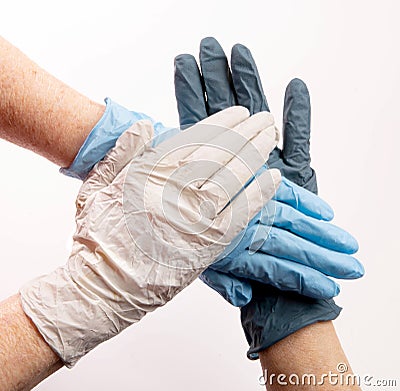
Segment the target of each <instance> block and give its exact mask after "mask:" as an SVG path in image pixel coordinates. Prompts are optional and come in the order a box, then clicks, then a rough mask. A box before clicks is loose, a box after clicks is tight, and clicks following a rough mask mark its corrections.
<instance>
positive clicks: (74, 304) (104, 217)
mask: <svg viewBox="0 0 400 391" xmlns="http://www.w3.org/2000/svg"><path fill="white" fill-rule="evenodd" d="M153 136H154V127H153V126H152V124H151V122H150V121H139V122H136V123H135V124H134V125H133V126H132V127H131V128H129V130H128V131H126V132H125V133H124V134H123V135H122V136H121V137H120V138H119V139H118V142H117V144H116V146H115V148H114V149H112V150H111V151H110V152H109V154H108V155H107V156H106V158H105V159H104V160H103V161H101V162H99V163H98V164H97V166H96V167H95V168H94V169H93V171H92V172H91V173H90V174H89V177H88V179H87V180H86V181H85V182H84V183H83V185H82V188H81V189H80V192H79V194H78V198H77V215H76V225H77V228H76V233H75V235H74V243H73V248H72V253H71V256H70V258H69V260H68V262H67V264H66V265H65V266H63V267H60V268H58V269H56V270H55V271H54V272H52V273H50V274H48V275H46V276H42V277H39V278H37V279H36V280H33V281H31V282H30V283H28V284H26V285H25V286H24V287H23V288H22V289H21V291H20V293H21V301H22V305H23V309H24V311H25V313H26V314H27V315H28V316H29V317H30V318H31V319H32V321H33V322H34V324H35V325H36V327H37V328H38V330H39V331H40V333H41V334H42V335H43V337H44V339H45V340H46V342H47V343H48V344H49V345H50V347H52V349H53V350H54V351H55V352H56V353H57V354H58V355H59V356H60V357H61V359H62V360H63V362H64V363H65V364H66V365H67V366H72V365H74V364H75V363H76V361H77V360H79V358H81V357H82V356H83V355H85V354H86V353H87V352H89V351H90V350H91V349H93V348H94V347H96V346H97V345H98V344H99V343H101V342H103V341H105V340H107V339H109V338H111V337H112V336H114V335H116V334H118V333H119V332H120V331H122V330H123V329H125V328H126V327H128V326H129V325H131V324H133V323H135V322H138V321H139V320H140V319H141V318H142V317H143V316H145V315H146V313H148V312H151V311H153V310H155V309H156V308H157V307H159V306H162V305H164V304H165V303H166V302H168V301H169V300H171V299H172V298H173V297H174V296H175V295H176V294H177V293H178V292H180V291H181V290H182V289H183V288H184V287H186V286H187V285H188V284H190V283H191V282H192V281H193V280H194V279H195V278H196V277H197V276H198V275H199V274H200V273H201V272H202V271H203V270H204V269H205V268H206V267H207V266H208V265H209V264H210V263H212V262H213V261H214V260H215V259H216V258H217V257H218V256H219V254H221V253H222V252H223V250H224V249H226V247H227V246H228V245H229V244H230V243H231V242H232V240H233V239H234V238H235V237H237V235H238V234H239V233H240V232H241V231H242V230H243V229H244V228H245V227H246V226H247V224H248V222H249V220H250V219H251V218H253V217H254V216H255V214H257V213H258V212H259V211H260V209H261V208H262V206H263V205H265V203H266V202H267V201H268V200H270V199H271V197H272V196H273V194H274V192H275V189H276V186H279V183H280V173H279V171H278V170H275V169H274V170H267V171H263V172H262V173H259V174H257V171H258V169H259V168H260V167H261V166H262V165H263V164H264V162H265V160H266V159H267V158H268V155H269V153H270V152H271V151H272V150H273V148H274V147H275V146H276V144H277V141H278V133H277V130H276V128H275V126H274V122H273V118H272V116H271V114H269V113H267V112H264V113H259V114H257V115H255V116H252V117H249V114H248V111H247V110H246V109H245V108H243V107H233V108H229V109H227V110H225V111H222V112H220V113H218V114H216V115H215V116H213V117H210V118H207V119H206V120H204V121H203V122H201V123H199V124H197V125H195V126H193V127H192V128H190V129H188V130H186V131H185V132H182V133H180V134H179V135H177V136H175V137H173V138H171V139H169V140H168V141H165V142H164V143H162V144H161V145H159V146H158V147H157V148H153V147H151V146H150V145H151V144H150V142H151V139H152V138H153ZM145 144H146V145H145ZM245 184H247V185H246V186H245V187H244V185H245Z"/></svg>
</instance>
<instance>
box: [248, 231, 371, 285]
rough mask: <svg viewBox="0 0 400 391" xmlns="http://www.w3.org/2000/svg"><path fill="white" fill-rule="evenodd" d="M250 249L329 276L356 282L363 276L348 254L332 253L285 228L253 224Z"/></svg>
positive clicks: (356, 262)
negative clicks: (355, 280)
mask: <svg viewBox="0 0 400 391" xmlns="http://www.w3.org/2000/svg"><path fill="white" fill-rule="evenodd" d="M250 230H251V231H253V233H254V234H253V239H252V242H251V246H250V249H251V250H253V251H254V249H256V251H257V252H263V253H265V254H268V255H272V256H274V257H278V258H283V259H287V260H290V261H293V262H297V263H299V264H302V265H305V266H309V267H311V268H313V269H315V270H318V271H320V272H321V273H324V274H326V275H328V276H331V277H335V278H340V279H356V278H360V277H362V276H363V275H364V268H363V266H362V265H361V263H360V262H359V261H358V260H357V259H356V258H354V257H352V256H351V255H348V254H344V253H340V252H337V251H332V250H329V249H327V248H324V247H321V246H318V245H316V244H315V243H312V242H310V241H308V240H305V239H303V238H300V237H299V236H297V235H294V234H292V233H290V232H288V231H286V230H284V229H280V228H275V227H268V226H265V225H261V224H259V225H255V226H253V227H251V228H250Z"/></svg>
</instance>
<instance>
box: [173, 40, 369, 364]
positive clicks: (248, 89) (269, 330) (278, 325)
mask: <svg viewBox="0 0 400 391" xmlns="http://www.w3.org/2000/svg"><path fill="white" fill-rule="evenodd" d="M200 63H201V73H200V70H199V68H198V66H197V63H196V60H195V59H194V57H193V56H190V55H181V56H178V57H177V58H176V60H175V91H176V98H177V102H178V111H179V116H180V122H181V125H182V126H188V125H190V124H192V123H195V122H197V121H200V120H202V119H203V118H205V117H207V116H208V115H211V114H213V113H215V112H217V111H219V110H222V109H224V108H226V107H229V106H232V105H236V104H239V105H243V106H245V107H247V108H248V109H249V110H250V112H251V113H252V114H253V113H256V112H259V111H262V110H269V108H268V104H267V101H266V98H265V96H264V93H263V90H262V85H261V80H260V78H259V75H258V71H257V68H256V65H255V63H254V60H253V58H252V56H251V53H250V51H249V50H248V49H247V48H245V47H244V46H242V45H236V46H234V48H233V49H232V61H231V67H232V73H231V72H230V70H229V66H228V61H227V58H226V56H225V54H224V52H223V50H222V48H221V47H220V45H219V44H218V42H217V41H216V40H215V39H214V38H206V39H204V40H203V41H202V42H201V47H200ZM283 133H284V146H283V149H282V150H280V149H278V148H276V149H275V151H274V152H273V154H272V155H271V156H270V160H269V161H268V164H269V165H270V166H272V167H278V168H279V169H280V170H281V172H282V174H283V175H285V176H286V177H287V178H290V179H291V180H292V181H293V182H295V183H297V184H298V185H300V186H302V187H304V188H306V189H308V190H310V191H312V192H314V193H317V183H316V176H315V173H314V171H313V170H312V168H311V167H310V155H309V138H310V100H309V94H308V91H307V87H306V86H305V84H304V83H303V82H302V81H301V80H298V79H295V80H292V81H291V82H290V83H289V85H288V87H287V90H286V95H285V105H284V126H283ZM285 183H286V182H283V184H285ZM279 191H281V189H279ZM278 197H279V194H278ZM282 210H285V209H284V208H282ZM276 215H278V213H276ZM288 217H289V216H288V214H286V218H283V219H281V220H280V219H279V216H278V218H276V220H275V221H276V224H278V225H280V227H279V228H280V229H288V228H289V226H290V224H291V223H292V220H291V218H290V217H289V218H288ZM330 218H332V216H330V217H329V218H327V220H329V219H330ZM279 221H282V223H279ZM296 222H297V224H299V225H300V226H301V224H302V220H301V219H297V220H296ZM267 225H268V224H267ZM304 228H305V227H304ZM305 231H307V229H306V228H305ZM280 232H281V231H277V233H278V234H277V235H276V232H275V233H273V236H274V238H275V239H278V238H279V236H278V235H279V233H280ZM274 234H275V235H274ZM343 239H344V240H345V241H346V237H344V238H343V237H342V240H343ZM347 239H349V237H347ZM267 242H268V241H266V242H264V243H265V245H266V246H267V247H268V246H269V245H268V243H267ZM351 242H352V240H350V241H349V243H351ZM279 243H280V242H279V241H278V240H275V245H276V246H279ZM339 243H340V241H339ZM349 243H348V244H349ZM286 244H288V243H287V242H286ZM332 244H333V242H332ZM353 244H355V242H353ZM321 245H323V246H326V245H327V243H326V242H325V244H323V243H321ZM339 246H342V244H340V245H339ZM243 247H244V245H243ZM345 247H346V244H344V246H343V247H342V250H343V252H346V250H345ZM298 249H299V250H300V248H298ZM349 249H351V250H350V251H349V252H351V251H356V249H357V248H356V246H354V247H352V246H351V245H350V246H348V249H347V250H349ZM336 250H339V251H340V249H339V248H338V247H337V248H336ZM266 251H267V252H268V251H269V250H268V248H267V249H266ZM239 252H240V251H239V250H237V251H236V253H239ZM254 255H255V254H254ZM263 255H264V254H263V253H261V256H260V259H259V261H260V264H261V265H262V266H264V269H265V267H266V266H265V265H264V264H263V263H261V262H262V260H261V257H262V256H263ZM304 255H305V256H306V257H307V254H304ZM242 257H244V258H246V259H247V260H250V259H251V255H250V254H249V253H248V252H246V251H244V252H243V253H242ZM230 258H232V256H230ZM269 258H270V260H271V258H272V257H269ZM263 259H264V258H263ZM279 261H282V260H280V259H278V260H276V262H279ZM235 263H236V265H240V262H234V264H235ZM248 264H249V263H248V262H247V263H246V266H248ZM288 265H290V264H288ZM296 266H297V267H298V268H302V266H301V265H296ZM213 267H214V268H215V265H213ZM253 269H255V268H253ZM253 269H251V272H249V271H250V269H249V268H246V267H243V268H241V271H242V272H243V273H242V275H243V276H245V277H247V278H249V275H250V274H252V273H253ZM303 269H304V270H305V271H307V272H308V270H307V269H306V268H303ZM221 270H223V267H221V268H220V270H219V271H218V266H217V269H216V270H214V269H211V268H209V269H208V270H207V271H205V272H204V273H203V275H202V277H201V278H202V279H203V281H205V282H206V283H207V284H208V285H210V286H211V287H212V288H214V289H215V290H216V291H217V292H219V293H220V294H221V295H222V296H223V297H225V298H226V299H227V300H228V301H229V302H231V303H232V304H234V305H239V306H241V305H244V304H246V303H248V302H249V300H250V299H251V296H252V290H253V298H252V299H251V301H250V302H249V303H248V304H247V305H246V306H245V307H243V308H242V309H241V313H242V325H243V328H244V330H245V333H246V337H247V339H248V342H249V344H250V350H249V352H248V355H249V357H250V358H257V356H258V354H257V352H259V351H260V350H263V349H265V348H266V347H268V346H270V345H272V344H274V343H275V342H277V341H279V340H280V339H282V338H284V337H286V336H287V335H289V334H291V333H293V332H295V331H297V330H299V329H301V328H303V327H305V326H307V325H309V324H312V323H314V322H317V321H322V320H332V319H335V318H336V317H337V316H338V314H339V313H340V307H338V306H337V305H336V304H335V303H334V301H333V300H331V299H329V300H321V299H312V298H307V297H305V296H301V295H299V294H296V293H290V292H284V291H279V290H277V289H275V288H273V287H269V286H267V285H264V284H259V283H256V282H252V283H251V285H250V283H249V281H246V280H244V279H240V278H236V277H235V276H234V275H233V274H232V273H231V272H228V273H225V272H221ZM261 270H263V269H261ZM288 271H290V270H288ZM264 272H265V270H263V271H262V272H261V271H260V275H261V274H263V273H264ZM276 272H277V269H275V267H271V275H273V276H274V278H275V277H276ZM246 274H247V276H246ZM290 274H291V275H292V277H293V278H294V279H295V276H296V273H292V272H291V271H290ZM359 274H360V275H362V274H363V270H362V269H360V272H359ZM306 275H307V276H308V274H306ZM284 277H285V276H284ZM250 278H252V277H250ZM310 283H312V282H310ZM252 288H253V289H252Z"/></svg>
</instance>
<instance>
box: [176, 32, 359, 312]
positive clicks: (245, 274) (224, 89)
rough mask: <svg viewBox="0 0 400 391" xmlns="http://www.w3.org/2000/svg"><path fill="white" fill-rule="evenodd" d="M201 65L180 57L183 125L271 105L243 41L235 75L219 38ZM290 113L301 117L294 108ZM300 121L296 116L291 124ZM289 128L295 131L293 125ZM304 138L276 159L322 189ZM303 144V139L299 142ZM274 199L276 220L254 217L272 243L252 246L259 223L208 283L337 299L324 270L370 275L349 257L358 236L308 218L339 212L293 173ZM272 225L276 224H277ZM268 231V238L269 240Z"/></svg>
mask: <svg viewBox="0 0 400 391" xmlns="http://www.w3.org/2000/svg"><path fill="white" fill-rule="evenodd" d="M200 65H201V73H200V71H199V68H198V66H197V63H196V60H195V58H194V57H193V56H191V55H180V56H178V57H176V59H175V94H176V99H177V103H178V112H179V117H180V122H181V126H188V125H190V124H193V123H196V122H197V121H199V120H202V119H203V118H206V117H207V116H208V115H211V114H213V113H216V112H218V111H219V110H222V109H223V108H226V107H230V106H232V105H235V104H244V105H247V107H248V108H249V110H250V111H253V112H254V111H256V112H258V111H262V110H268V105H267V102H266V99H265V97H264V94H263V92H262V87H261V82H260V79H259V76H258V72H257V68H256V67H255V64H254V61H253V59H252V57H251V54H250V53H249V52H248V50H247V49H246V48H244V47H243V46H241V45H236V46H235V47H234V48H233V50H232V64H231V66H232V74H231V73H230V70H229V66H228V61H227V59H226V56H225V54H224V52H223V50H222V48H221V47H220V45H219V44H218V42H217V41H216V40H215V39H213V38H206V39H204V40H203V41H202V43H201V46H200ZM302 103H303V102H302ZM286 107H287V108H288V107H289V106H286ZM290 113H291V115H293V111H290ZM286 118H287V117H286ZM295 118H296V117H295ZM292 120H293V118H290V121H288V122H289V123H290V125H291V121H292ZM284 132H285V135H286V136H288V135H289V136H290V134H291V132H292V128H291V127H290V126H287V125H286V126H285V130H284ZM298 139H299V138H296V142H294V141H291V142H288V140H291V138H290V137H285V141H284V150H283V152H282V151H280V150H279V149H277V148H276V149H275V150H274V151H273V153H272V154H271V155H272V156H273V157H274V159H275V160H274V161H273V162H272V164H273V165H274V166H277V167H279V168H280V169H281V170H283V172H284V174H288V175H289V176H290V177H291V178H293V179H295V180H296V181H297V182H299V183H300V184H301V185H303V186H305V185H306V186H307V187H309V188H312V189H314V188H315V189H316V182H315V175H314V172H313V170H312V169H311V168H310V167H309V155H308V154H307V153H306V152H307V150H308V146H309V142H308V140H307V136H305V137H302V138H301V140H300V141H299V142H297V140H298ZM294 144H295V145H294ZM298 144H302V145H301V146H300V147H299V146H298ZM303 144H304V145H303ZM304 154H306V155H304ZM301 156H303V157H304V156H305V157H307V156H308V160H307V159H306V162H305V163H304V162H303V160H302V159H301ZM278 157H279V158H278ZM297 161H300V163H299V166H300V165H301V169H299V170H297V168H298V167H297V166H294V163H296V162H297ZM269 162H270V160H269V161H268V164H269ZM298 171H300V173H298ZM291 193H292V194H293V195H294V194H296V196H295V197H294V199H295V200H294V201H295V202H292V203H290V202H288V201H287V198H286V197H285V196H281V195H282V194H285V195H286V194H291ZM274 198H275V200H276V201H278V202H277V203H276V204H275V207H277V213H276V214H274V218H270V219H268V220H269V221H267V222H265V221H264V220H263V219H258V218H256V219H255V220H253V224H256V226H257V227H256V228H257V231H258V232H259V233H261V236H262V234H263V233H264V245H263V246H262V247H260V248H259V251H257V252H256V253H254V254H251V253H250V252H249V251H248V248H249V247H252V245H251V241H252V238H253V236H254V235H252V232H253V231H254V230H255V229H256V228H249V229H248V230H249V232H248V235H246V236H245V238H243V240H242V243H241V245H240V246H238V247H237V249H236V251H235V252H234V253H232V256H231V257H229V262H221V263H219V262H218V263H215V264H214V265H212V266H211V267H210V268H209V269H208V270H206V271H205V272H204V273H203V274H202V275H201V277H200V278H201V279H202V280H203V281H204V282H205V283H206V284H208V285H209V286H210V287H212V288H213V289H215V290H216V291H217V292H219V293H220V294H221V295H222V296H223V297H224V298H225V299H227V300H228V301H229V302H230V303H232V304H234V305H237V306H243V305H245V304H247V303H248V302H249V301H250V299H251V294H252V293H251V292H252V290H251V285H250V282H249V281H246V280H244V279H243V278H247V279H251V280H255V281H260V282H264V283H269V284H270V285H273V286H275V287H277V288H279V289H283V290H291V291H294V292H298V293H301V294H304V295H307V296H310V297H313V298H331V297H333V296H335V295H336V294H337V293H338V292H339V287H338V285H337V284H336V283H332V281H331V280H328V279H327V278H326V277H325V276H324V275H323V274H322V273H324V274H327V275H330V276H334V277H336V278H359V277H361V276H362V275H363V273H364V271H363V267H362V265H361V264H360V263H359V262H358V261H356V260H355V259H354V258H353V257H351V256H350V255H349V254H352V253H354V252H356V251H357V248H358V245H357V242H356V241H355V239H354V238H353V237H352V236H351V235H349V234H347V233H346V232H345V231H343V230H340V229H339V228H338V227H335V226H333V225H330V224H328V223H326V222H325V221H316V220H313V219H309V218H308V217H307V216H312V217H314V218H316V219H322V220H326V221H329V220H331V219H332V218H333V211H332V210H331V209H330V208H329V206H327V205H326V204H325V203H324V202H323V201H322V200H321V199H320V198H318V197H316V196H313V195H312V194H311V193H310V192H308V191H304V190H303V189H301V188H300V187H299V186H296V185H294V184H293V183H291V182H290V181H287V180H285V179H283V182H282V185H281V187H280V188H279V189H278V191H277V193H276V196H275V197H274ZM306 199H308V200H309V202H308V203H307V204H308V205H309V210H311V209H312V208H313V205H319V207H320V208H321V209H322V210H324V213H321V214H319V215H318V214H314V215H313V214H310V213H309V212H308V211H306V210H304V209H302V203H303V202H305V201H304V200H306ZM287 204H289V205H290V206H291V207H288V205H287ZM322 205H324V206H322ZM295 209H298V211H296V210H295ZM298 212H302V213H303V214H301V213H298ZM295 216H296V217H295ZM294 221H295V223H294ZM310 223H311V224H312V225H313V227H314V228H313V229H312V231H313V232H314V233H313V234H310ZM270 225H272V229H269V226H270ZM294 225H296V227H297V228H296V229H294ZM260 226H261V227H260ZM293 234H295V235H293ZM268 235H269V236H268ZM266 236H268V240H265V238H266ZM301 238H304V239H307V241H306V240H301ZM246 240H247V241H246ZM310 242H311V243H310ZM294 252H295V253H296V254H294ZM311 254H313V255H311ZM292 261H295V262H296V263H295V262H292ZM330 263H332V265H333V264H335V265H336V270H335V271H333V269H332V267H331V266H332V265H331V266H328V264H330ZM343 266H344V267H345V268H346V269H347V271H346V272H345V273H341V271H343V269H342V267H343ZM313 269H316V270H313ZM339 269H341V270H339ZM319 272H322V273H319ZM328 281H329V282H328Z"/></svg>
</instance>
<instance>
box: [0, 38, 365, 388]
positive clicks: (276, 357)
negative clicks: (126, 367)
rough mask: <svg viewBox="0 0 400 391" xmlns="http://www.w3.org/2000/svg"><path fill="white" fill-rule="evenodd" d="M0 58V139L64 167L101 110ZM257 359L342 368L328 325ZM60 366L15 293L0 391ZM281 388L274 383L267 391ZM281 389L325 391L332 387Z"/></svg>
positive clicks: (290, 368)
mask: <svg viewBox="0 0 400 391" xmlns="http://www.w3.org/2000/svg"><path fill="white" fill-rule="evenodd" d="M0 53H1V55H0V137H1V138H3V139H5V140H8V141H10V142H12V143H14V144H17V145H19V146H22V147H24V148H27V149H30V150H31V151H34V152H35V153H38V154H39V155H42V156H44V157H45V158H47V159H48V160H50V161H52V162H53V163H55V164H57V165H59V166H63V167H68V166H69V165H70V164H71V163H72V161H73V159H74V157H75V156H76V154H77V152H78V151H79V148H80V147H81V145H82V144H83V142H84V140H85V139H86V137H87V135H88V133H89V132H90V130H91V129H92V128H93V127H94V125H95V124H96V123H97V122H98V121H99V119H100V118H101V116H102V114H103V112H104V106H103V105H100V104H97V103H95V102H93V101H91V100H90V99H88V98H86V97H85V96H83V95H81V94H80V93H78V92H77V91H75V90H73V89H72V88H70V87H68V86H67V85H65V84H64V83H62V82H61V81H59V80H57V79H56V78H54V77H53V76H51V75H50V74H48V73H47V72H46V71H44V70H43V69H41V68H40V67H38V66H37V65H36V64H35V63H33V62H32V61H31V60H30V59H29V58H27V57H26V56H25V55H24V54H23V53H22V52H20V51H19V50H18V49H16V48H15V47H13V46H12V45H11V44H10V43H8V42H7V41H6V40H4V39H2V38H1V37H0ZM288 357H290V360H288ZM260 358H261V363H262V366H263V368H264V370H266V369H268V374H272V373H276V374H280V373H282V374H290V373H298V374H301V373H304V372H306V373H315V374H316V375H317V374H320V373H325V372H326V371H329V370H334V369H335V368H336V365H337V364H338V363H339V362H344V363H347V359H346V356H345V354H344V352H343V350H342V348H341V346H340V342H339V340H338V338H337V336H336V333H335V330H334V328H333V325H332V323H331V322H321V323H317V324H315V325H311V326H308V327H306V328H304V329H303V330H300V331H298V332H296V333H294V334H292V335H291V336H289V337H287V338H285V339H284V340H282V341H280V342H278V343H277V344H275V345H274V346H271V347H270V348H268V349H267V350H265V351H263V352H262V353H261V354H260ZM61 367H62V363H61V361H60V360H59V358H58V357H57V356H56V354H55V353H54V352H53V351H52V350H51V349H50V347H49V346H48V345H47V344H46V342H45V341H44V339H43V338H42V336H41V335H40V334H39V332H38V330H37V329H36V327H35V326H34V324H33V323H32V322H31V320H30V319H29V318H28V317H27V316H26V315H25V313H24V311H23V310H22V307H21V303H20V299H19V295H15V296H12V297H10V298H9V299H7V300H5V301H3V302H1V303H0V390H1V391H15V390H29V389H31V388H32V387H34V386H35V385H36V384H38V383H40V382H41V381H42V380H44V379H45V378H46V377H48V376H50V375H51V374H52V373H54V372H55V371H57V370H58V369H59V368H61ZM281 388H282V386H279V385H278V387H277V386H276V385H275V384H274V385H273V386H272V387H270V386H268V388H267V389H268V390H280V389H281ZM284 389H285V390H313V389H318V390H328V389H332V386H330V385H329V384H328V385H324V386H321V387H318V388H313V387H311V388H310V387H308V388H307V387H303V388H301V387H300V386H295V387H294V388H290V386H285V388H284ZM349 389H350V388H349V387H342V388H341V387H335V390H349ZM351 389H353V388H351ZM354 389H355V390H356V389H359V388H354Z"/></svg>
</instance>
